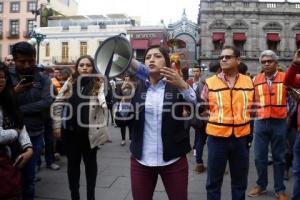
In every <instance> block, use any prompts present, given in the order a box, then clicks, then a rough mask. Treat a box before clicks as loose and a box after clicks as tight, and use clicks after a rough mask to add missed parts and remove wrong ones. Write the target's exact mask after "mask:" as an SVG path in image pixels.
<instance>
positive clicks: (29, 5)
mask: <svg viewBox="0 0 300 200" xmlns="http://www.w3.org/2000/svg"><path fill="white" fill-rule="evenodd" d="M32 10H36V2H35V1H28V3H27V11H28V12H31V11H32Z"/></svg>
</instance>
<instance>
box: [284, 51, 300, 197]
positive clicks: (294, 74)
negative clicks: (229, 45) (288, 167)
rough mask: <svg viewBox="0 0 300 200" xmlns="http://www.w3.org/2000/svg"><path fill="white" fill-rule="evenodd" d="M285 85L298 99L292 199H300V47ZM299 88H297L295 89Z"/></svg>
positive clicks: (286, 77) (287, 73)
mask: <svg viewBox="0 0 300 200" xmlns="http://www.w3.org/2000/svg"><path fill="white" fill-rule="evenodd" d="M284 83H285V85H286V86H288V87H290V89H291V91H292V93H293V96H294V98H295V99H296V100H297V101H298V113H297V115H298V116H297V117H298V134H297V137H296V141H295V144H294V155H293V156H294V163H293V165H294V166H293V171H294V179H295V181H294V189H293V195H292V200H297V199H300V132H299V131H300V105H299V102H300V92H299V90H298V89H300V49H298V50H297V51H296V53H295V55H294V58H293V61H292V64H291V65H290V67H289V69H288V71H287V72H286V75H285V81H284ZM295 88H297V89H295Z"/></svg>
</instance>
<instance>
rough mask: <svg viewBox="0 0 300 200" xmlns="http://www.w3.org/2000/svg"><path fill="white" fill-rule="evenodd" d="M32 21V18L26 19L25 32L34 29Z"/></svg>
mask: <svg viewBox="0 0 300 200" xmlns="http://www.w3.org/2000/svg"><path fill="white" fill-rule="evenodd" d="M34 22H35V20H34V19H29V20H27V33H30V32H32V31H33V29H34Z"/></svg>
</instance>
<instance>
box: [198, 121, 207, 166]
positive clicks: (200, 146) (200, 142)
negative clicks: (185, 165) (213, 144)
mask: <svg viewBox="0 0 300 200" xmlns="http://www.w3.org/2000/svg"><path fill="white" fill-rule="evenodd" d="M203 124H204V123H203ZM205 128H206V125H203V127H201V128H200V129H199V130H197V132H196V130H195V140H196V138H197V140H196V143H195V149H196V163H197V164H203V159H202V157H203V149H204V145H205V144H206V139H207V135H206V132H205Z"/></svg>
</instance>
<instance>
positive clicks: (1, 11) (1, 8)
mask: <svg viewBox="0 0 300 200" xmlns="http://www.w3.org/2000/svg"><path fill="white" fill-rule="evenodd" d="M0 13H3V3H2V2H0Z"/></svg>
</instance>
